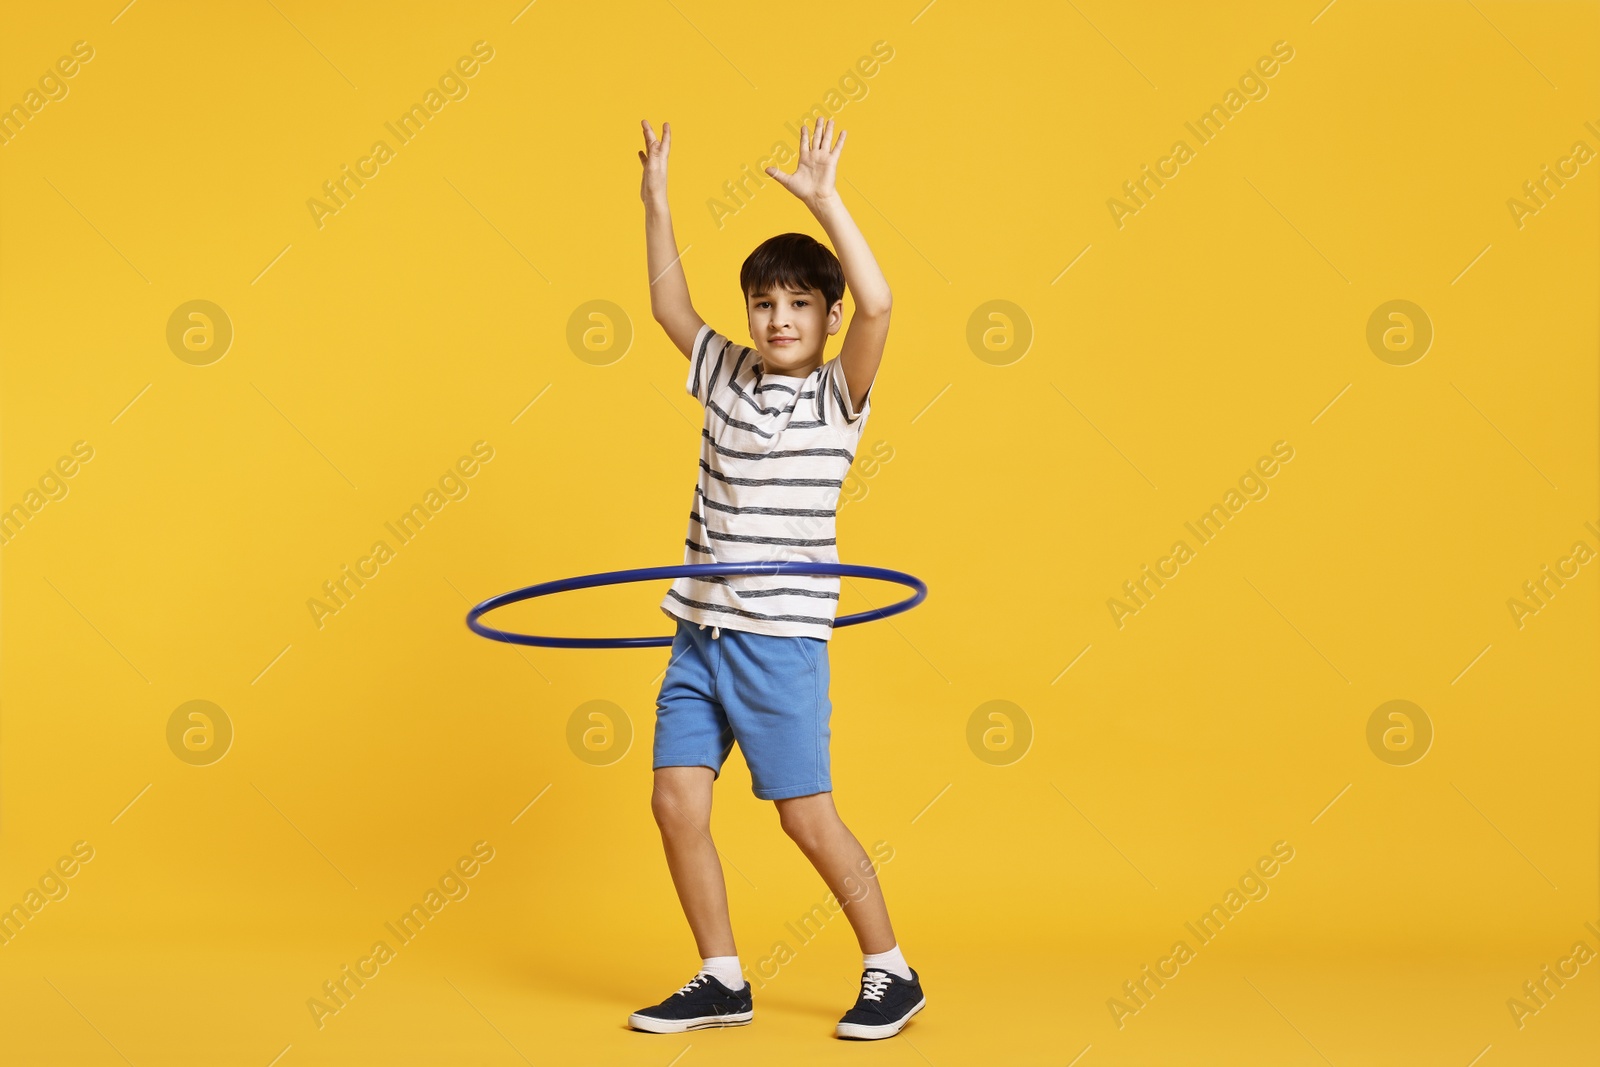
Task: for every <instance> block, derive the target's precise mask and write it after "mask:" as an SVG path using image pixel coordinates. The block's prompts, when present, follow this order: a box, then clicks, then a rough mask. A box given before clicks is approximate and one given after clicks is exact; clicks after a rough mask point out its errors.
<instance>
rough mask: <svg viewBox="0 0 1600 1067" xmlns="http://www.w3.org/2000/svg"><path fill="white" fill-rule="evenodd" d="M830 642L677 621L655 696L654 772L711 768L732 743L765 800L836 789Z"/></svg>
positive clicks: (716, 768) (718, 767)
mask: <svg viewBox="0 0 1600 1067" xmlns="http://www.w3.org/2000/svg"><path fill="white" fill-rule="evenodd" d="M832 713H833V705H832V703H830V701H829V700H828V642H826V641H824V640H822V639H821V638H820V637H773V636H770V635H768V634H755V633H749V632H747V631H744V630H728V629H719V630H714V629H713V628H712V627H711V626H707V627H706V628H705V629H701V628H700V625H699V624H698V623H692V622H688V621H687V620H684V619H679V620H678V633H677V636H676V637H675V638H674V639H673V642H672V658H671V660H670V661H669V663H668V666H667V673H666V676H665V677H664V678H662V680H661V695H660V696H659V697H657V698H656V731H655V744H654V756H653V760H652V762H651V767H652V768H657V767H710V768H711V770H712V771H713V772H715V773H714V776H715V777H721V775H722V763H723V761H724V760H726V759H727V758H728V753H729V751H730V750H732V748H733V743H734V742H735V741H737V742H738V743H739V751H740V752H742V753H744V760H745V763H747V764H748V765H749V767H750V779H751V787H752V790H753V791H754V792H755V795H756V796H758V797H760V798H761V799H762V800H785V799H788V798H789V797H803V796H810V795H811V794H812V793H828V792H832V791H833V781H832V778H831V777H830V774H829V762H828V739H829V736H830V732H829V730H828V719H829V717H830V716H831V715H832Z"/></svg>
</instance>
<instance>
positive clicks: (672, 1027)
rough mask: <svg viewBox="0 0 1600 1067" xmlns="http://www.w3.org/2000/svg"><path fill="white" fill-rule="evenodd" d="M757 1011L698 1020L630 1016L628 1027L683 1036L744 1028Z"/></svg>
mask: <svg viewBox="0 0 1600 1067" xmlns="http://www.w3.org/2000/svg"><path fill="white" fill-rule="evenodd" d="M755 1014H756V1013H755V1011H754V1010H751V1011H741V1012H736V1013H735V1014H733V1015H702V1016H700V1017H699V1018H696V1019H656V1018H652V1017H651V1016H649V1015H638V1014H634V1015H630V1016H628V1025H629V1026H631V1027H633V1028H634V1029H635V1030H643V1031H645V1032H646V1033H650V1034H681V1033H683V1032H684V1031H685V1030H710V1029H714V1028H716V1027H721V1026H744V1025H745V1024H746V1023H748V1022H749V1021H750V1020H751V1019H753V1018H755Z"/></svg>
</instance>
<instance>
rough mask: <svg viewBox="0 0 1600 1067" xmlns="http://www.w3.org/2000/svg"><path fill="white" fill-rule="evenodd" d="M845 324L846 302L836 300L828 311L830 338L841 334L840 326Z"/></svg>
mask: <svg viewBox="0 0 1600 1067" xmlns="http://www.w3.org/2000/svg"><path fill="white" fill-rule="evenodd" d="M843 322H844V300H843V299H840V300H835V301H834V302H833V307H831V308H829V309H828V336H830V337H831V336H833V335H834V334H836V333H838V332H839V326H840V324H842V323H843Z"/></svg>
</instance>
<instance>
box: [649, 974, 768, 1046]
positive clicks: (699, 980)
mask: <svg viewBox="0 0 1600 1067" xmlns="http://www.w3.org/2000/svg"><path fill="white" fill-rule="evenodd" d="M753 1003H754V1002H753V1000H752V998H751V996H750V983H749V982H746V983H745V984H744V988H743V989H729V988H728V987H727V986H725V985H723V984H722V982H721V981H720V980H718V979H717V978H715V977H713V976H712V975H709V974H706V973H704V972H701V973H700V974H697V975H695V976H694V977H693V978H691V979H689V981H688V983H687V984H686V985H684V987H683V988H682V989H680V990H678V991H677V992H676V993H674V994H672V996H670V997H668V998H667V999H666V1000H663V1001H662V1002H661V1003H660V1004H657V1005H656V1006H655V1007H653V1008H640V1009H639V1010H638V1011H636V1012H634V1013H633V1014H632V1015H630V1016H628V1025H629V1026H631V1027H633V1028H634V1029H635V1030H645V1031H648V1032H649V1033H652V1034H681V1033H683V1031H685V1030H704V1029H705V1028H707V1027H710V1026H743V1025H745V1024H746V1023H748V1022H749V1021H750V1020H751V1019H752V1018H754V1016H755V1012H754V1010H753Z"/></svg>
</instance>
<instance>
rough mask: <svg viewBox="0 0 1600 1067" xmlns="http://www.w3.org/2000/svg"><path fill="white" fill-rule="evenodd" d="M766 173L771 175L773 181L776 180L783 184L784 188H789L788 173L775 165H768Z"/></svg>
mask: <svg viewBox="0 0 1600 1067" xmlns="http://www.w3.org/2000/svg"><path fill="white" fill-rule="evenodd" d="M767 174H768V175H770V176H771V177H772V180H773V181H775V182H777V183H778V184H779V185H781V186H783V187H784V188H785V189H787V188H789V175H787V174H785V173H784V172H783V171H781V170H779V169H778V168H777V167H768V168H767Z"/></svg>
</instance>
